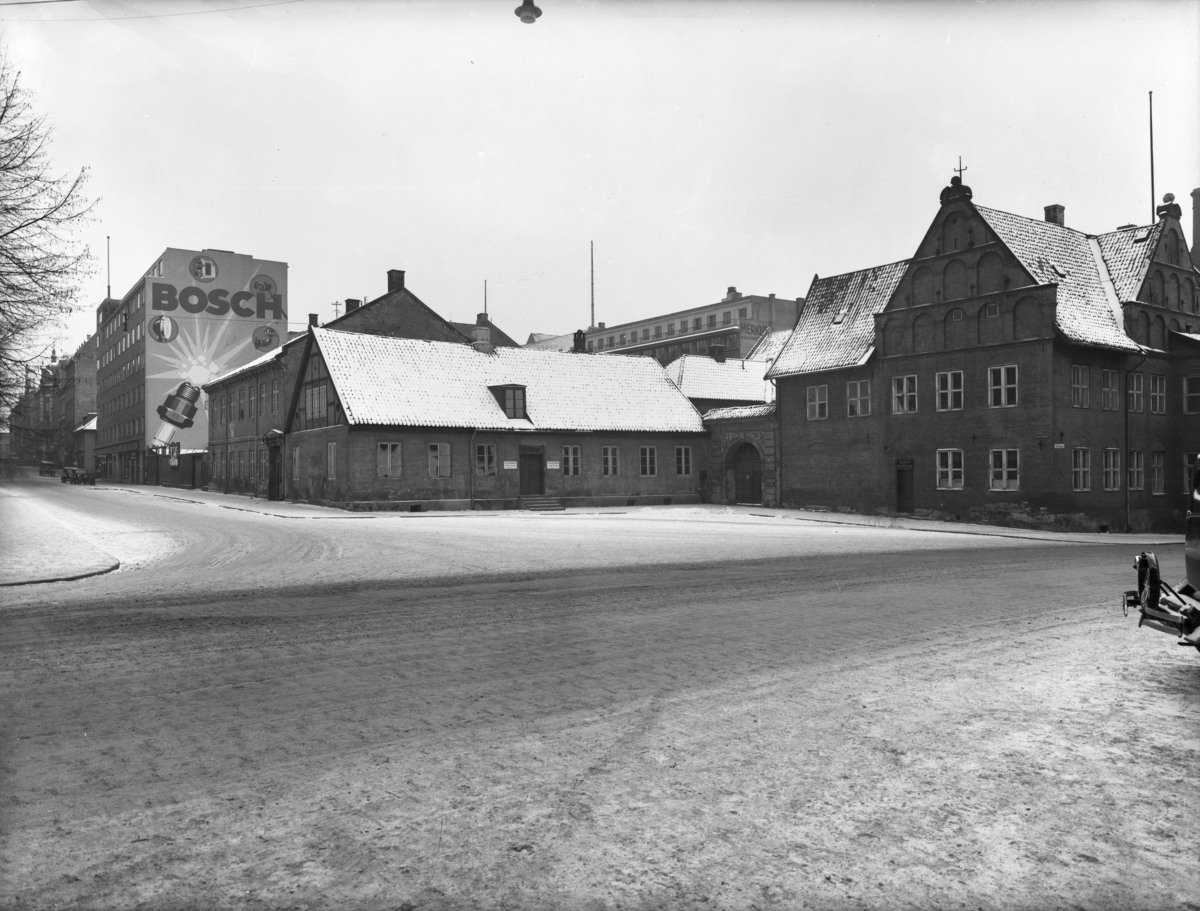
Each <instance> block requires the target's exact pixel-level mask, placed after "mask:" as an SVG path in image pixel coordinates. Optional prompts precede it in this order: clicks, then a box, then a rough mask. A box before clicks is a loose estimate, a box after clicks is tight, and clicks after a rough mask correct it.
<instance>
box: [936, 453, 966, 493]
mask: <svg viewBox="0 0 1200 911" xmlns="http://www.w3.org/2000/svg"><path fill="white" fill-rule="evenodd" d="M937 486H938V489H939V490H962V486H963V453H962V450H961V449H939V450H938V451H937Z"/></svg>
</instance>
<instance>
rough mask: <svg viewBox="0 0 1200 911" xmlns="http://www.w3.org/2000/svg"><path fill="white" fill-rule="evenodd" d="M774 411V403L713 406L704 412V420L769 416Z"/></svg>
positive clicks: (732, 419) (729, 419) (733, 419)
mask: <svg viewBox="0 0 1200 911" xmlns="http://www.w3.org/2000/svg"><path fill="white" fill-rule="evenodd" d="M774 413H775V403H774V402H771V403H770V404H769V405H734V406H733V407H731V408H713V409H711V410H710V411H706V412H705V413H704V420H706V421H735V420H738V419H744V418H769V417H770V416H771V415H773V414H774Z"/></svg>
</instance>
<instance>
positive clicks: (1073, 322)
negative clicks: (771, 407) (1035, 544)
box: [767, 177, 1200, 531]
mask: <svg viewBox="0 0 1200 911" xmlns="http://www.w3.org/2000/svg"><path fill="white" fill-rule="evenodd" d="M1181 214H1182V213H1181V211H1180V209H1179V207H1178V206H1177V205H1174V203H1173V198H1168V200H1167V202H1166V204H1165V205H1163V206H1160V207H1159V209H1158V215H1159V219H1158V221H1157V222H1156V223H1155V224H1153V225H1147V226H1141V227H1139V226H1133V225H1128V226H1125V227H1123V228H1120V229H1118V230H1116V231H1113V232H1110V233H1107V234H1101V235H1091V234H1085V233H1083V232H1081V231H1077V230H1074V229H1072V228H1069V227H1067V226H1066V225H1065V223H1064V222H1065V219H1064V211H1063V207H1062V206H1058V205H1053V206H1047V207H1046V210H1045V219H1044V220H1042V221H1039V220H1036V219H1031V218H1026V217H1023V216H1020V215H1013V214H1011V213H1007V212H1002V211H999V210H996V209H991V208H987V207H984V206H981V205H978V204H977V203H975V202H974V201H973V199H972V193H971V190H970V188H969V187H967V186H964V185H963V184H962V182H961V180H960V179H959V178H958V177H955V178H954V179H952V180H951V184H950V186H949V187H947V188H946V189H945V190H943V191H942V194H941V207H940V209H939V210H938V212H937V214H936V216H935V217H934V219H933V222H932V224H931V225H930V227H929V230H928V231H927V232H926V234H925V237H924V238H923V239H922V240H921V242H920V244H919V246H918V247H917V250H916V252H915V254H914V256H913V257H912V259H910V260H905V261H903V262H898V263H893V264H890V265H886V266H879V267H875V268H873V269H865V270H862V271H860V272H854V273H850V274H847V275H839V276H834V277H831V278H825V279H816V280H814V282H813V285H812V288H811V289H810V292H809V295H808V300H807V304H806V306H805V308H804V312H803V313H802V314H801V317H800V321H799V323H798V324H797V325H796V328H795V330H794V331H793V332H792V334H791V336H790V337H789V338H788V340H787V342H786V344H785V345H784V346H783V348H782V350H781V351H780V353H779V354H778V356H777V358H776V359H775V361H774V363H773V364H772V366H771V367H770V369H769V370H768V372H767V376H768V378H770V379H774V380H775V381H776V387H777V408H778V412H777V418H778V422H779V431H780V463H781V465H782V468H783V471H782V477H781V479H780V489H781V497H782V501H783V502H784V503H785V504H787V505H794V506H809V505H819V506H824V507H831V508H839V507H840V508H846V509H852V510H855V511H866V512H874V511H877V512H885V513H897V512H898V513H917V514H920V515H934V516H942V517H951V518H962V519H970V520H973V521H984V522H997V523H1004V524H1021V525H1032V526H1041V527H1059V528H1081V529H1092V530H1101V531H1102V530H1106V529H1114V530H1116V529H1124V528H1126V527H1132V528H1134V529H1150V528H1155V529H1170V530H1178V528H1180V527H1181V522H1182V516H1183V511H1184V508H1185V504H1186V495H1185V491H1186V490H1187V489H1188V488H1187V487H1186V486H1185V484H1186V476H1187V467H1188V466H1189V465H1190V464H1192V463H1193V462H1194V460H1195V458H1196V452H1197V451H1198V450H1200V334H1198V333H1200V301H1198V300H1197V294H1198V293H1200V273H1197V271H1196V269H1195V267H1194V266H1193V265H1192V264H1191V263H1190V262H1189V261H1188V258H1187V248H1186V245H1185V242H1184V237H1183V231H1182V228H1181V226H1180V223H1179V219H1180V216H1181Z"/></svg>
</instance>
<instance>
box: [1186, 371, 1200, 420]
mask: <svg viewBox="0 0 1200 911" xmlns="http://www.w3.org/2000/svg"><path fill="white" fill-rule="evenodd" d="M1183 411H1184V413H1185V414H1195V413H1196V412H1198V411H1200V376H1185V377H1184V378H1183Z"/></svg>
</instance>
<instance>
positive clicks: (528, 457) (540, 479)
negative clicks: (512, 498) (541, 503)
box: [521, 452, 546, 497]
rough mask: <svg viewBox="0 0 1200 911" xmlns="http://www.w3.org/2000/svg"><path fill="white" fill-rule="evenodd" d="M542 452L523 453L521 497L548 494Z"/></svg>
mask: <svg viewBox="0 0 1200 911" xmlns="http://www.w3.org/2000/svg"><path fill="white" fill-rule="evenodd" d="M543 468H544V464H543V462H542V454H541V453H540V452H537V453H534V452H523V453H521V496H523V497H534V496H541V495H542V494H544V493H545V492H546V476H545V473H544V471H543Z"/></svg>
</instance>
